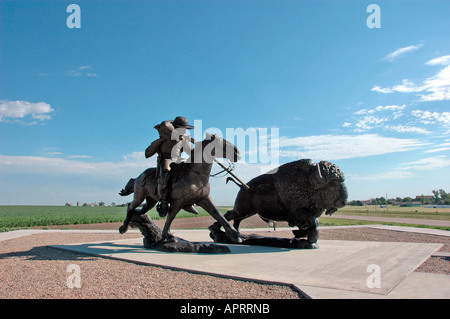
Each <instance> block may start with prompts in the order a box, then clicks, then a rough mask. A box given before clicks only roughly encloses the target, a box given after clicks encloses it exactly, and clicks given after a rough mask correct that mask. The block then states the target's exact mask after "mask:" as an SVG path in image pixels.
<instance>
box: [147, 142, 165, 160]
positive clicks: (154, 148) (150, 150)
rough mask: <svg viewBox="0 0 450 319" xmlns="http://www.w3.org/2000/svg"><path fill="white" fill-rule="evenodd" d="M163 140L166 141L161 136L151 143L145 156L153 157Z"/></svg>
mask: <svg viewBox="0 0 450 319" xmlns="http://www.w3.org/2000/svg"><path fill="white" fill-rule="evenodd" d="M162 142H164V139H163V138H159V139H157V140H155V141H153V142H152V144H150V146H149V147H147V149H146V150H145V158H149V157H152V156H153V155H155V154H156V153H157V152H158V149H159V147H160V146H161V144H162Z"/></svg>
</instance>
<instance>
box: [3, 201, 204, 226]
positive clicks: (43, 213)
mask: <svg viewBox="0 0 450 319" xmlns="http://www.w3.org/2000/svg"><path fill="white" fill-rule="evenodd" d="M126 210H127V208H126V207H109V206H107V207H105V206H104V207H90V206H87V207H85V206H80V207H76V206H0V231H8V230H13V229H18V228H24V227H36V226H50V225H73V224H95V223H113V222H122V221H123V220H124V219H125V215H126ZM197 210H198V211H199V215H198V216H206V215H208V213H206V212H205V211H204V210H203V209H201V208H197ZM148 214H149V216H150V217H151V218H152V219H160V217H159V215H158V213H157V212H156V210H155V209H152V210H151V211H150V212H148ZM192 216H194V215H192V214H191V213H187V212H185V211H181V212H180V213H179V214H178V215H177V218H180V217H181V218H183V217H192Z"/></svg>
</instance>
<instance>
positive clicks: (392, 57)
mask: <svg viewBox="0 0 450 319" xmlns="http://www.w3.org/2000/svg"><path fill="white" fill-rule="evenodd" d="M422 46H423V44H422V43H420V44H418V45H410V46H407V47H404V48H400V49H397V50H395V51H394V52H391V53H389V54H387V55H386V56H385V57H384V58H383V60H386V61H389V62H393V61H395V60H396V59H397V58H399V57H401V56H402V55H405V54H406V53H409V52H413V51H416V50H418V49H420V48H421V47H422Z"/></svg>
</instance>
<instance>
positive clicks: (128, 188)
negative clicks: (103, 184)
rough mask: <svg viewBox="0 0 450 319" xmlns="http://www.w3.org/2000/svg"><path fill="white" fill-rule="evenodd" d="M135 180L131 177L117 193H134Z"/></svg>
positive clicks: (126, 194) (121, 194)
mask: <svg viewBox="0 0 450 319" xmlns="http://www.w3.org/2000/svg"><path fill="white" fill-rule="evenodd" d="M135 181H136V179H134V178H131V179H130V180H129V181H128V183H127V185H126V186H125V188H123V189H122V190H121V191H120V192H119V195H120V196H128V195H130V194H133V193H134V182H135Z"/></svg>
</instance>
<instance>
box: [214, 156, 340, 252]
mask: <svg viewBox="0 0 450 319" xmlns="http://www.w3.org/2000/svg"><path fill="white" fill-rule="evenodd" d="M230 179H231V180H233V181H234V182H235V183H236V184H238V185H239V186H240V187H241V189H240V191H239V192H238V194H237V196H236V200H235V203H234V208H233V209H232V210H230V211H228V212H227V213H226V214H225V218H226V219H227V220H229V221H234V227H235V229H237V230H238V229H239V224H240V222H241V221H242V220H243V219H245V218H248V217H250V216H252V215H254V214H258V215H259V216H260V217H261V218H262V219H263V220H265V221H269V220H273V221H287V222H288V224H289V226H291V227H295V226H296V227H298V229H297V230H294V231H293V233H294V236H295V238H297V239H300V238H306V239H304V240H303V241H304V242H305V240H306V243H307V245H301V248H317V247H318V246H317V244H316V243H317V240H318V237H319V230H318V220H317V218H318V217H320V216H321V215H322V214H323V213H324V212H325V214H327V215H331V214H333V213H334V212H336V211H337V210H338V208H341V207H344V206H345V204H346V201H347V188H346V186H345V184H344V174H343V173H342V171H341V170H340V169H339V167H338V166H336V165H335V164H332V163H330V162H327V161H321V162H319V163H317V164H316V163H314V162H313V161H312V160H310V159H302V160H298V161H294V162H290V163H286V164H283V165H281V166H279V167H278V168H276V169H274V170H272V171H270V172H268V173H266V174H263V175H259V176H257V177H255V178H254V179H252V180H251V181H249V182H248V183H247V185H248V187H244V186H245V185H240V184H239V183H238V182H236V181H235V180H234V179H232V178H231V177H229V178H228V179H227V182H228V180H230ZM209 230H210V231H211V234H210V236H211V238H213V239H214V240H215V241H217V242H222V241H223V238H224V236H222V234H221V233H222V231H221V230H220V224H218V223H215V224H213V225H212V226H210V227H209ZM252 238H254V237H252ZM244 244H245V241H244ZM290 247H292V246H290ZM299 247H300V246H299Z"/></svg>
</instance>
